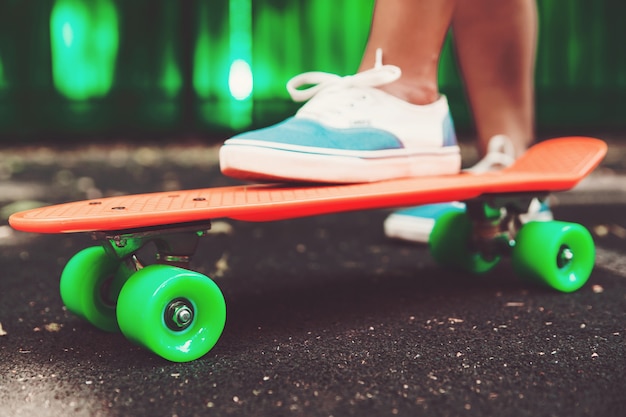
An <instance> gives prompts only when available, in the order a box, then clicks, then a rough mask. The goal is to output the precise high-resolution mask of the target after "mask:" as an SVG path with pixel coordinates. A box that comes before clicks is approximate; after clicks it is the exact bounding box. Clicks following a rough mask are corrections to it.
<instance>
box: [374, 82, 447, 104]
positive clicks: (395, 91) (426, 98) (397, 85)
mask: <svg viewBox="0 0 626 417" xmlns="http://www.w3.org/2000/svg"><path fill="white" fill-rule="evenodd" d="M378 88H380V89H381V90H383V91H384V92H386V93H387V94H391V95H392V96H394V97H396V98H399V99H400V100H404V101H406V102H408V103H411V104H415V105H421V106H423V105H426V104H431V103H434V102H435V101H437V99H439V97H440V94H439V90H438V89H437V88H436V87H435V86H429V85H423V84H422V85H416V84H413V83H407V82H403V81H402V80H398V81H396V82H393V83H390V84H386V85H382V86H380V87H378Z"/></svg>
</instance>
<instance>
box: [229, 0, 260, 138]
mask: <svg viewBox="0 0 626 417" xmlns="http://www.w3.org/2000/svg"><path fill="white" fill-rule="evenodd" d="M228 17H229V18H228V23H229V33H230V37H229V48H230V69H229V76H228V86H229V92H230V96H231V97H232V98H233V100H231V106H230V107H231V113H230V116H231V117H230V125H231V127H233V128H235V129H237V128H240V127H244V126H247V125H249V124H250V122H251V119H252V93H253V89H254V80H253V77H252V70H251V67H252V66H251V62H252V2H251V0H230V2H229V9H228ZM244 103H245V104H244Z"/></svg>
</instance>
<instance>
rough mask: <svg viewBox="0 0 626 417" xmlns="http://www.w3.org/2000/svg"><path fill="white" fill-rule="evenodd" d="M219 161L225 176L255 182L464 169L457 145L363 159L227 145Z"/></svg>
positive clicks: (371, 178)
mask: <svg viewBox="0 0 626 417" xmlns="http://www.w3.org/2000/svg"><path fill="white" fill-rule="evenodd" d="M219 159H220V169H221V170H222V173H223V174H224V175H227V176H229V177H233V178H238V179H244V180H255V181H258V180H264V181H267V180H269V181H300V182H326V183H361V182H376V181H383V180H389V179H394V178H407V177H417V176H436V175H451V174H457V173H458V172H459V170H460V168H461V155H460V152H459V148H458V147H456V146H454V147H446V148H442V149H441V150H438V151H434V152H428V153H422V154H408V153H407V154H403V155H394V156H391V157H374V158H363V157H354V156H349V155H324V154H313V153H302V152H292V151H285V150H282V149H272V148H264V147H258V146H245V145H224V146H222V148H221V149H220V156H219Z"/></svg>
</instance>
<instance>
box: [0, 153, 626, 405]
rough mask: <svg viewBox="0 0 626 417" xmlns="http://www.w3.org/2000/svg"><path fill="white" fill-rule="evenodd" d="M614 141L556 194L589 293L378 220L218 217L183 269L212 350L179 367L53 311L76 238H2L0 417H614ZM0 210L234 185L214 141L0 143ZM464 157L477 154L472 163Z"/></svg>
mask: <svg viewBox="0 0 626 417" xmlns="http://www.w3.org/2000/svg"><path fill="white" fill-rule="evenodd" d="M623 144H624V142H619V141H614V142H612V143H610V152H609V156H608V157H607V160H606V161H605V163H604V164H603V166H602V168H600V169H598V170H597V171H596V173H594V175H593V176H592V177H591V178H590V179H589V180H587V181H585V182H584V183H583V184H581V187H579V188H577V189H576V190H574V191H572V192H568V193H563V194H559V195H557V196H556V197H555V199H554V200H553V203H554V212H555V216H556V217H557V218H559V219H562V220H570V221H576V222H579V223H582V224H584V225H585V226H587V227H588V228H589V229H590V230H591V231H592V233H593V235H594V239H595V241H596V244H597V249H598V255H597V264H596V268H595V270H594V272H593V274H592V276H591V278H590V281H589V283H588V284H587V285H586V286H585V287H583V288H582V289H581V290H580V291H578V292H576V293H573V294H560V293H556V292H554V291H552V290H549V289H545V288H542V287H536V286H534V285H531V284H529V283H525V282H522V281H520V280H519V279H518V278H516V276H515V275H514V273H513V272H512V268H511V266H510V264H509V263H508V262H503V263H501V264H500V265H499V266H498V267H497V268H496V269H495V270H494V271H492V272H491V273H488V274H486V275H484V276H478V277H477V276H470V275H466V274H460V273H457V272H450V271H447V270H444V269H442V268H440V267H438V266H436V265H435V264H434V263H433V261H432V260H431V259H430V257H429V254H428V251H427V248H426V247H424V246H419V245H411V244H406V243H402V242H397V241H391V240H388V239H386V238H385V236H384V234H383V230H382V222H383V220H384V218H385V217H386V216H387V214H388V213H389V211H385V210H379V211H367V212H357V213H345V214H338V215H327V216H319V217H312V218H304V219H296V220H289V221H280V222H272V223H258V224H257V223H244V222H236V221H227V222H217V223H216V225H215V229H214V232H215V233H214V234H213V235H211V236H209V237H208V238H206V239H203V240H202V241H201V244H200V248H199V250H198V253H197V255H196V257H195V259H194V261H193V262H192V267H193V268H194V269H196V270H198V271H200V272H202V273H205V274H207V275H209V276H211V277H212V278H213V279H214V280H215V281H216V282H217V283H218V285H219V286H220V288H221V289H222V291H223V293H224V295H225V297H226V301H227V310H228V317H227V323H226V329H225V331H224V334H223V336H222V338H221V339H220V341H219V342H218V344H217V345H216V347H215V348H214V349H213V350H212V351H211V352H209V353H208V354H207V355H206V356H204V357H203V358H201V359H199V360H197V361H193V362H190V363H182V364H180V363H179V364H177V363H170V362H167V361H165V360H163V359H161V358H159V357H157V356H155V355H154V354H152V353H150V352H148V351H146V350H144V349H142V348H140V347H137V346H135V345H133V344H132V343H130V342H129V341H127V340H125V339H124V338H123V336H121V335H120V334H109V333H104V332H101V331H99V330H96V329H95V328H93V327H92V326H91V325H89V324H87V323H85V322H83V321H81V320H80V319H79V318H77V317H75V316H74V315H72V314H71V313H69V312H67V311H66V309H65V308H64V306H63V304H62V302H61V299H60V296H59V289H58V284H59V276H60V273H61V271H62V268H63V266H64V264H65V262H67V260H68V259H69V258H70V257H71V256H72V255H73V254H75V253H76V252H78V251H79V250H81V249H83V248H85V247H87V246H90V245H93V242H92V241H91V238H90V237H89V236H87V235H45V236H44V235H35V234H24V233H18V232H13V231H12V230H11V229H10V228H9V227H8V226H6V220H4V222H3V225H2V226H0V266H1V268H0V324H1V327H0V416H2V417H4V416H11V417H14V416H35V415H36V416H42V417H43V416H181V417H182V416H196V415H197V416H200V415H220V416H222V415H232V416H334V417H339V416H395V415H399V416H417V415H424V416H465V415H466V416H488V415H497V416H508V415H515V416H533V417H537V416H623V415H624V409H625V408H626V395H625V394H624V391H625V389H626V373H625V370H626V339H625V336H626V261H624V260H623V256H624V253H625V252H626V243H625V242H626V215H625V214H624V213H625V209H626V191H625V190H624V188H623V187H624V186H626V181H624V176H623V174H624V173H625V172H626V166H625V165H624V163H625V162H624V161H625V159H624V158H622V156H623V152H622V147H623ZM0 156H1V158H0V179H1V181H0V206H2V207H3V209H2V214H3V216H4V217H5V218H6V216H7V215H8V213H10V212H12V211H14V210H16V209H23V208H28V207H31V206H33V205H36V204H40V203H46V204H50V203H58V202H63V201H69V200H78V199H84V198H91V197H99V196H101V195H113V194H120V193H121V194H126V193H138V192H150V191H162V190H167V189H171V190H174V189H181V188H182V189H188V188H199V187H207V186H219V185H226V184H232V183H233V181H231V180H228V179H226V178H224V177H222V176H221V175H220V174H219V171H218V169H217V165H216V153H215V148H214V147H210V146H203V145H202V144H199V143H197V142H190V143H188V144H183V145H178V146H171V147H162V146H150V145H137V146H128V145H125V144H123V143H121V144H109V145H90V146H87V145H86V146H78V147H73V148H65V149H55V148H51V147H31V148H13V149H3V150H0ZM470 157H471V156H470Z"/></svg>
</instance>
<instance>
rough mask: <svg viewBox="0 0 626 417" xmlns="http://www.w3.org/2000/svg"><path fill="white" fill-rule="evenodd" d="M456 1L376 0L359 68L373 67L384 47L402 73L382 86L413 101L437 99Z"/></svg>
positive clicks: (387, 57) (388, 60) (387, 59)
mask: <svg viewBox="0 0 626 417" xmlns="http://www.w3.org/2000/svg"><path fill="white" fill-rule="evenodd" d="M463 1H467V0H463ZM507 1H508V0H507ZM456 2H457V0H377V1H376V5H375V8H374V18H373V21H372V27H371V31H370V37H369V39H368V43H367V47H366V49H365V54H364V56H363V60H362V61H361V66H360V69H359V70H360V71H363V70H366V69H370V68H372V67H373V65H374V62H375V53H376V49H378V48H382V50H383V52H384V54H383V60H384V63H385V64H393V65H396V66H398V67H400V68H401V69H402V77H401V78H400V79H399V80H398V81H397V82H395V83H392V84H388V85H385V86H383V87H382V89H383V90H385V91H386V92H388V93H390V94H393V95H395V96H397V97H399V98H402V99H404V100H406V101H408V102H410V103H413V104H428V103H431V102H433V101H435V100H437V98H438V97H439V89H438V82H437V68H438V64H439V56H440V52H441V48H442V45H443V41H444V39H445V36H446V33H447V32H448V28H449V27H450V23H451V21H452V16H453V13H454V8H455V4H456Z"/></svg>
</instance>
